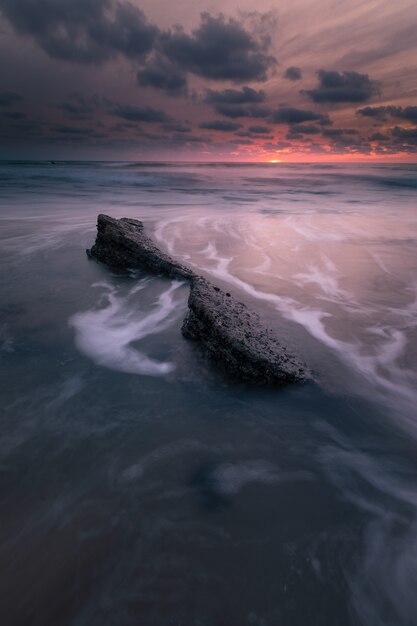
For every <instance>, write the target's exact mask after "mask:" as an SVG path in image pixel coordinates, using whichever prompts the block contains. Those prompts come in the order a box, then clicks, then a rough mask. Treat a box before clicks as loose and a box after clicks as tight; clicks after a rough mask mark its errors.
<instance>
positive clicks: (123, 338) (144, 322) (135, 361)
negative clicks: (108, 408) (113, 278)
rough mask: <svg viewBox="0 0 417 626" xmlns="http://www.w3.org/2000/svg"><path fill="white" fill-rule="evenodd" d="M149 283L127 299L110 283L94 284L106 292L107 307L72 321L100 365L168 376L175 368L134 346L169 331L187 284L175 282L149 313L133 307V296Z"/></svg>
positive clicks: (84, 349) (145, 281) (82, 343)
mask: <svg viewBox="0 0 417 626" xmlns="http://www.w3.org/2000/svg"><path fill="white" fill-rule="evenodd" d="M148 283H149V280H148V279H142V280H139V282H138V283H137V284H135V286H134V287H132V289H131V290H130V291H129V292H128V294H127V295H126V296H124V297H123V296H120V295H118V294H117V291H116V287H114V286H112V285H110V284H109V283H107V282H101V283H96V284H94V285H93V287H99V288H101V289H104V301H105V303H106V304H105V306H100V307H97V306H96V307H94V308H93V309H91V310H88V311H83V312H80V313H76V314H75V315H73V316H72V317H71V318H70V320H69V324H70V326H71V327H72V328H73V329H74V331H75V344H76V346H77V348H78V349H79V350H80V352H82V353H83V354H85V355H86V356H88V357H89V358H91V359H92V360H93V361H94V362H95V363H97V364H98V365H101V366H103V367H107V368H109V369H112V370H116V371H119V372H126V373H130V374H141V375H145V376H164V375H166V374H168V373H169V372H172V371H173V370H174V369H175V364H174V363H173V362H171V361H161V360H157V359H154V358H151V357H150V356H148V355H147V354H146V353H145V352H144V351H142V350H139V349H137V348H136V347H134V346H133V345H132V344H133V342H138V341H141V340H143V339H145V338H146V337H149V336H150V335H156V334H159V333H161V332H162V331H164V330H166V329H167V328H168V327H169V326H170V325H171V324H172V323H173V322H174V320H175V319H176V318H177V315H178V302H177V300H176V299H175V292H176V291H177V290H178V289H179V287H181V286H182V284H183V283H181V282H180V281H171V284H170V286H169V287H168V288H167V289H166V290H165V291H163V292H162V293H161V294H160V295H159V297H158V298H157V300H156V302H155V303H154V306H153V307H152V309H151V310H150V311H149V312H147V313H144V312H143V311H138V310H136V308H133V307H132V296H133V295H134V294H136V293H137V292H138V291H140V290H143V289H145V288H146V287H147V285H148ZM102 300H103V298H101V302H102Z"/></svg>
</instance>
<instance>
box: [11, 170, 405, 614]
mask: <svg viewBox="0 0 417 626" xmlns="http://www.w3.org/2000/svg"><path fill="white" fill-rule="evenodd" d="M0 180H1V187H0V203H1V207H2V209H1V214H0V220H1V235H0V237H1V246H0V250H1V252H0V254H1V263H2V267H3V272H2V276H1V294H2V295H1V311H2V316H1V344H0V349H1V353H0V356H1V361H2V366H1V390H2V403H1V406H2V436H1V438H0V467H1V484H2V487H1V499H0V517H1V520H2V525H1V527H0V549H1V555H2V556H1V563H2V566H1V569H0V579H1V588H2V589H3V593H2V600H1V602H0V617H1V622H2V623H4V624H6V623H7V624H8V625H10V626H12V625H14V624H16V625H19V626H22V625H24V624H30V623H33V622H31V621H30V620H31V619H32V618H33V615H36V619H37V621H36V623H37V624H40V625H41V624H42V626H49V625H51V626H52V625H54V626H55V625H56V624H60V625H64V624H71V625H74V626H84V625H85V626H94V625H96V624H97V625H100V626H101V625H103V624H106V626H107V625H113V624H114V625H116V624H123V626H129V625H130V624H132V625H133V624H140V625H141V626H148V625H149V626H150V625H153V624H157V625H159V624H171V623H172V624H181V625H185V626H188V625H189V626H191V625H194V624H199V625H203V624H204V625H205V626H209V625H210V626H211V625H216V626H217V625H219V624H227V625H228V626H234V625H235V624H236V625H238V624H239V625H240V624H251V625H257V626H266V625H280V626H282V625H284V624H288V625H289V624H291V626H306V623H307V622H306V616H308V624H309V625H314V624H316V625H317V626H323V625H324V624H326V625H328V624H329V625H330V624H337V626H345V625H346V626H348V625H350V626H351V625H354V624H355V625H357V624H361V625H362V624H363V625H366V626H383V625H386V626H392V625H393V624H395V626H410V625H411V624H413V623H415V615H416V614H417V601H416V599H415V588H416V585H417V569H416V567H415V564H416V562H417V487H416V473H417V461H416V459H417V455H416V449H417V422H416V411H415V407H416V405H417V391H416V389H417V374H416V365H417V316H416V313H417V281H416V275H417V274H416V270H417V257H416V254H415V250H416V241H417V214H416V209H415V207H416V199H417V183H416V180H417V166H416V165H415V164H400V163H397V164H366V165H363V164H356V165H353V164H351V165H347V164H345V165H342V164H335V163H334V164H324V163H323V164H320V163H316V164H284V163H277V164H262V163H258V164H250V163H242V164H238V163H236V164H232V163H229V164H228V163H217V164H215V163H213V164H204V163H194V164H193V163H134V162H87V161H85V162H76V161H73V162H70V161H68V162H64V161H56V162H54V163H51V162H49V161H43V162H41V161H39V162H32V161H26V162H23V161H21V162H12V161H10V162H5V161H4V162H2V163H0ZM99 213H105V214H107V215H110V216H112V217H115V218H121V217H129V218H133V219H138V220H141V221H142V222H143V223H144V225H145V227H146V232H147V233H148V234H149V235H150V236H151V237H152V239H153V240H154V241H155V242H156V243H157V244H158V246H159V247H160V248H161V249H162V250H163V251H164V252H166V253H167V254H169V255H170V256H171V257H172V258H174V259H175V260H176V261H177V262H178V263H182V264H184V265H186V266H187V267H189V268H191V270H192V271H194V272H197V273H198V274H201V275H202V276H205V277H206V278H207V279H208V280H210V281H211V282H213V284H215V285H218V286H219V287H220V288H221V289H222V290H224V291H226V292H231V293H232V295H233V297H235V298H236V299H237V300H239V301H242V302H243V303H244V304H246V305H247V306H248V307H250V309H251V310H253V311H255V312H256V313H257V314H259V316H260V317H261V319H262V320H263V322H264V323H265V325H266V326H267V327H268V328H271V329H272V331H273V332H274V333H275V334H276V336H277V337H278V338H279V339H280V340H281V341H282V343H283V344H285V345H286V346H288V348H289V349H290V350H291V352H292V353H294V354H296V355H297V356H298V357H299V358H300V359H301V360H302V361H303V362H305V363H306V365H307V367H308V368H309V369H310V370H311V371H312V372H313V373H314V381H315V382H314V384H313V383H309V382H307V383H305V384H300V385H297V384H295V385H291V386H287V387H284V388H280V389H271V388H262V387H255V388H254V387H251V386H250V385H249V386H248V385H245V384H242V383H239V382H237V383H236V382H234V381H230V380H228V379H227V377H225V376H224V375H223V373H222V372H221V371H219V370H218V368H216V367H215V366H214V365H213V364H212V363H211V362H210V361H208V360H207V359H205V358H204V357H203V355H202V354H201V352H200V351H199V350H198V346H196V345H194V344H193V342H190V341H188V340H187V339H185V338H184V337H183V336H182V335H181V325H182V322H183V319H184V317H185V314H186V311H187V299H188V293H189V287H188V285H187V284H186V282H185V281H181V280H178V279H170V278H166V277H160V276H153V275H152V274H150V273H149V272H147V271H145V270H142V269H138V268H135V269H115V268H109V267H106V266H105V265H103V264H100V263H98V262H97V261H95V260H92V259H89V258H88V257H87V255H86V249H87V248H91V246H92V245H93V243H94V240H95V237H96V221H97V215H98V214H99Z"/></svg>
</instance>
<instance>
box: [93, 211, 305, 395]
mask: <svg viewBox="0 0 417 626" xmlns="http://www.w3.org/2000/svg"><path fill="white" fill-rule="evenodd" d="M97 230H98V232H97V239H96V242H95V244H94V245H93V247H92V248H91V250H87V253H88V255H89V256H90V257H94V258H96V259H98V260H99V261H101V262H102V263H105V264H106V265H109V266H111V267H126V268H127V267H130V268H132V267H133V268H143V269H147V270H149V271H151V272H152V273H155V274H163V275H164V276H168V277H170V278H177V279H182V280H186V281H188V282H189V283H190V296H189V299H188V307H189V311H188V314H187V317H186V318H185V320H184V323H183V326H182V333H183V335H184V337H187V338H189V339H193V340H194V341H197V342H198V343H199V344H200V345H201V347H202V349H203V351H204V352H205V354H206V355H207V356H208V357H209V358H210V359H211V360H212V361H214V362H216V363H217V364H218V365H219V366H220V367H222V368H224V369H225V370H226V371H227V372H228V373H229V374H231V375H232V376H233V377H234V378H238V379H241V380H245V381H248V382H251V383H254V384H265V385H271V384H275V385H283V384H287V383H292V382H297V381H303V380H306V379H309V378H310V374H309V372H308V370H307V369H306V368H305V366H304V365H303V364H302V363H301V362H299V361H298V359H296V358H295V357H294V356H292V355H291V354H290V353H289V352H288V351H287V349H286V347H285V346H283V345H282V344H281V343H280V342H279V341H278V339H277V338H276V336H275V335H274V333H273V332H272V331H271V330H269V329H267V328H265V327H264V326H263V325H262V323H261V321H260V319H259V316H258V315H257V314H256V313H254V312H253V311H250V310H249V309H248V307H246V306H245V305H244V304H242V303H241V302H238V301H237V300H235V298H234V297H233V296H231V295H230V294H229V293H226V292H224V291H223V290H222V289H220V288H219V287H216V286H215V285H213V284H212V283H211V282H210V281H208V280H206V279H205V278H203V277H202V276H199V275H197V274H196V273H195V272H193V271H191V270H190V269H189V268H187V267H185V266H184V265H181V264H180V263H178V262H177V261H175V260H174V259H172V258H171V257H170V256H168V255H167V254H165V253H164V252H162V251H161V250H160V249H159V248H158V247H157V246H156V245H155V243H154V242H153V241H152V239H150V238H149V237H148V236H147V235H146V234H145V233H144V227H143V224H142V222H140V221H138V220H133V219H129V218H125V217H124V218H122V219H119V220H117V219H114V218H112V217H108V216H107V215H99V216H98V222H97Z"/></svg>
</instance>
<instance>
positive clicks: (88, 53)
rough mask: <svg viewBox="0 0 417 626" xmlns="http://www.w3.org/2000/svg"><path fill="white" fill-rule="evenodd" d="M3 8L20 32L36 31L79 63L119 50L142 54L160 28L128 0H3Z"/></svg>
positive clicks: (55, 52) (47, 45)
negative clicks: (152, 23)
mask: <svg viewBox="0 0 417 626" xmlns="http://www.w3.org/2000/svg"><path fill="white" fill-rule="evenodd" d="M0 10H1V12H2V14H3V16H4V17H5V18H6V19H8V20H9V22H10V23H11V25H12V26H13V28H14V30H15V32H16V33H19V34H21V35H29V36H31V37H32V38H33V39H34V40H35V41H36V42H37V43H38V45H39V46H40V47H41V48H42V49H43V50H44V51H45V52H46V53H47V54H48V55H49V56H50V57H53V58H57V59H64V60H66V61H74V62H78V63H102V62H103V61H106V60H108V59H110V58H113V57H115V56H116V55H117V54H122V55H124V56H126V57H128V58H131V59H136V58H140V57H142V56H143V55H146V54H147V53H148V52H149V51H150V50H151V49H152V47H153V45H154V42H155V39H156V37H157V35H158V32H159V31H158V29H157V28H156V27H155V26H152V25H151V24H149V23H148V21H147V19H146V17H145V15H144V14H143V13H142V11H141V10H140V9H138V8H137V7H135V6H134V5H133V4H130V2H127V1H123V0H19V1H18V2H17V1H16V0H0Z"/></svg>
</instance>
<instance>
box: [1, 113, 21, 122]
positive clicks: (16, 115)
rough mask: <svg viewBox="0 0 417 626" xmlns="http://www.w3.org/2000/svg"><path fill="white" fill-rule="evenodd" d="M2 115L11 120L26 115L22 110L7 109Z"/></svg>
mask: <svg viewBox="0 0 417 626" xmlns="http://www.w3.org/2000/svg"><path fill="white" fill-rule="evenodd" d="M1 116H2V117H5V118H7V119H10V120H23V119H24V118H25V117H26V115H25V114H24V113H22V112H21V111H5V112H4V113H1Z"/></svg>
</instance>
